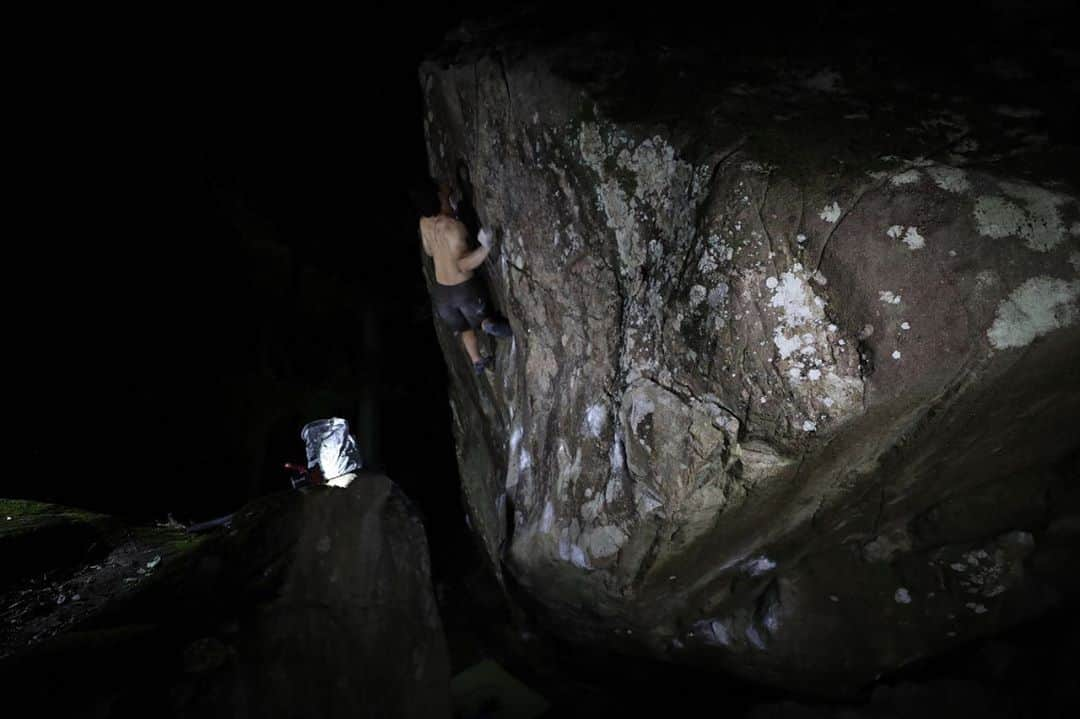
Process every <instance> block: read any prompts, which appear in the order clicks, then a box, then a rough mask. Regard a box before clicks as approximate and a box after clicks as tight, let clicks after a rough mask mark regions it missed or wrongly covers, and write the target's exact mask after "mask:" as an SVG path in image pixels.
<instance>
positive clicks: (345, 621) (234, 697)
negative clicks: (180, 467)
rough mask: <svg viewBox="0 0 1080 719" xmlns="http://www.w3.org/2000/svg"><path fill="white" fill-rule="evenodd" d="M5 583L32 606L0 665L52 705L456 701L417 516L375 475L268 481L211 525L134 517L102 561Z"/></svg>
mask: <svg viewBox="0 0 1080 719" xmlns="http://www.w3.org/2000/svg"><path fill="white" fill-rule="evenodd" d="M61 595H63V596H65V601H63V602H60V601H59V599H58V598H57V597H59V596H61ZM75 595H78V597H77V598H73V597H75ZM10 596H11V597H12V598H19V599H20V600H21V601H22V604H21V605H20V606H24V607H25V606H27V605H31V604H32V605H35V606H37V607H38V609H36V610H35V611H32V612H27V611H21V610H20V609H19V608H18V607H16V608H14V609H6V610H5V613H4V616H3V620H4V625H5V627H6V628H10V633H9V634H7V635H6V636H5V637H4V640H5V641H4V642H3V646H2V647H0V649H2V651H0V672H2V673H3V674H4V675H5V676H6V678H8V679H11V680H12V681H13V682H14V681H19V682H20V683H21V684H23V685H24V686H26V687H40V688H42V690H43V691H42V692H40V694H41V695H42V696H43V697H44V699H43V701H45V703H46V704H49V703H50V702H53V703H59V704H60V705H62V706H68V705H67V704H64V703H65V702H68V703H70V707H71V708H79V709H80V710H81V711H86V708H87V707H96V708H97V709H98V711H99V712H103V713H105V714H106V715H109V716H113V715H117V716H127V715H128V714H131V715H136V714H138V715H145V712H146V711H147V710H148V708H151V707H153V708H156V709H160V710H161V711H164V712H165V713H166V714H167V715H170V716H181V717H186V716H192V717H195V716H197V717H207V716H211V717H214V716H222V717H224V716H229V717H234V716H240V717H242V716H252V717H254V716H311V715H316V714H317V715H320V716H342V717H344V716H371V717H382V716H402V717H437V716H447V717H448V716H449V715H450V696H449V681H450V667H449V658H448V655H447V649H446V642H445V638H444V636H443V633H442V624H441V621H440V618H439V614H438V610H437V606H436V603H435V597H434V592H433V591H432V586H431V579H430V566H429V560H428V554H427V542H426V538H425V536H424V530H423V526H422V525H421V523H420V521H419V519H418V518H417V515H416V513H415V511H414V509H413V507H412V505H411V503H410V502H409V501H408V500H407V499H406V497H405V496H404V495H403V494H402V493H401V492H400V490H398V489H397V488H396V486H395V485H394V484H393V482H391V481H390V480H389V479H387V478H386V477H383V476H381V475H378V474H373V473H362V474H361V476H360V477H359V478H358V479H357V480H356V481H355V482H354V483H353V484H352V485H351V486H350V487H349V488H348V489H331V488H324V487H316V488H311V489H308V490H303V491H292V492H285V493H281V494H276V495H271V496H269V497H266V498H263V499H261V500H258V501H256V502H253V503H251V504H249V505H247V506H245V507H244V508H243V509H241V510H240V511H239V512H237V513H236V515H235V516H234V518H233V521H232V525H231V527H229V528H227V529H224V528H223V529H220V530H217V531H215V532H212V533H210V534H207V535H202V536H198V537H190V536H188V535H186V534H185V533H184V532H183V531H182V530H177V529H172V528H167V527H158V528H141V529H138V530H136V531H134V532H132V531H130V530H129V531H128V532H126V533H124V534H122V535H121V536H118V537H117V538H116V542H115V543H114V544H113V546H112V547H111V548H110V549H109V551H108V553H107V555H106V556H105V557H103V558H102V559H100V560H99V561H98V562H97V563H95V564H92V565H84V566H79V567H77V568H75V569H74V570H72V571H71V572H70V573H67V574H60V575H54V576H53V577H51V578H50V581H49V582H47V583H45V585H44V586H41V585H26V584H24V585H22V586H19V587H17V588H16V589H14V590H13V592H12V594H11V595H10ZM42 597H44V598H45V601H42ZM7 599H8V597H5V604H4V606H5V608H6V607H7V605H8V601H7ZM42 608H48V610H47V611H44V610H43V609H42ZM35 693H36V692H35Z"/></svg>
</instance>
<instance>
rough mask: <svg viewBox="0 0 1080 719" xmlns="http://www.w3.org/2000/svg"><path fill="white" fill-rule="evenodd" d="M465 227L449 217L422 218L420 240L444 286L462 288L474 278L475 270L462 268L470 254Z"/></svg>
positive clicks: (437, 276)
mask: <svg viewBox="0 0 1080 719" xmlns="http://www.w3.org/2000/svg"><path fill="white" fill-rule="evenodd" d="M467 234H468V230H466V229H465V225H464V224H462V223H461V222H459V221H458V220H455V219H454V218H453V217H449V216H447V215H436V216H435V217H422V218H420V236H421V237H422V238H423V241H424V252H427V253H428V255H430V256H431V257H432V259H434V260H435V281H436V282H438V283H439V284H440V285H458V284H461V283H462V282H464V281H465V280H467V279H469V278H471V277H472V276H473V273H472V270H469V271H467V272H463V271H462V270H461V268H460V267H458V260H460V259H461V258H462V257H463V256H464V255H465V254H466V253H467V252H468V249H469V248H468V245H467V244H466V242H465V237H466V235H467Z"/></svg>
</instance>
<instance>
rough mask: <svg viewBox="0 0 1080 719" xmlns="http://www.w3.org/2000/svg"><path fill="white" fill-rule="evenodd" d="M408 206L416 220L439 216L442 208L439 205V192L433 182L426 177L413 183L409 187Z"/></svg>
mask: <svg viewBox="0 0 1080 719" xmlns="http://www.w3.org/2000/svg"><path fill="white" fill-rule="evenodd" d="M409 204H410V205H411V206H412V209H413V212H415V213H416V216H417V219H419V218H421V217H433V216H435V215H437V214H439V210H441V209H442V206H441V205H440V204H439V192H438V188H437V187H436V186H435V182H434V180H432V179H431V178H430V177H428V178H425V179H423V180H418V181H416V182H414V183H413V184H412V185H411V186H410V187H409Z"/></svg>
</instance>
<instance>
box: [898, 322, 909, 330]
mask: <svg viewBox="0 0 1080 719" xmlns="http://www.w3.org/2000/svg"><path fill="white" fill-rule="evenodd" d="M900 329H902V330H909V329H911V323H910V322H901V323H900Z"/></svg>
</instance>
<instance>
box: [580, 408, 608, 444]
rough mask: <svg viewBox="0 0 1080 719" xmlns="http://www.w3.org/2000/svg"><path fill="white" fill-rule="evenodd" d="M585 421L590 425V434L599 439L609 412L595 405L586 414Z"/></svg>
mask: <svg viewBox="0 0 1080 719" xmlns="http://www.w3.org/2000/svg"><path fill="white" fill-rule="evenodd" d="M585 421H586V422H588V424H589V433H590V434H592V436H593V437H599V436H600V433H601V432H603V431H604V424H605V423H606V422H607V412H606V411H605V410H604V408H603V406H601V405H598V404H594V405H592V406H591V407H589V409H588V410H587V411H586V412H585Z"/></svg>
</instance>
